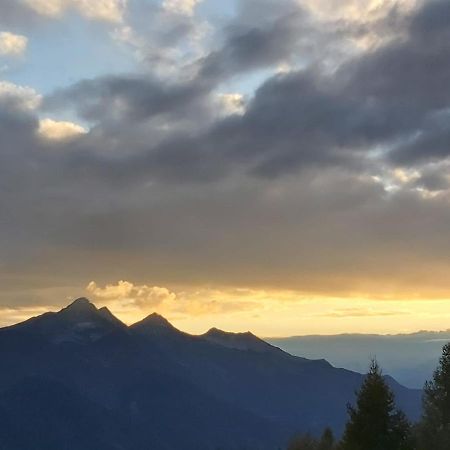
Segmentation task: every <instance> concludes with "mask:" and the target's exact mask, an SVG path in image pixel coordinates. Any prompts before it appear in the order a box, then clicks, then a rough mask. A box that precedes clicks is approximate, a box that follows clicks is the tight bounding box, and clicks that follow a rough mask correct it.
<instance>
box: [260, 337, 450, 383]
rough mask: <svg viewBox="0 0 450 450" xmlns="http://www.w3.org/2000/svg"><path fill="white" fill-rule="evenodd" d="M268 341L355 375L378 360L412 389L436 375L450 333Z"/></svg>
mask: <svg viewBox="0 0 450 450" xmlns="http://www.w3.org/2000/svg"><path fill="white" fill-rule="evenodd" d="M268 341H269V342H270V343H271V344H273V345H276V346H279V347H281V348H282V349H283V350H285V351H286V352H289V353H292V354H293V355H301V356H304V357H307V358H317V357H319V356H320V357H321V358H326V359H327V360H328V361H330V362H331V363H332V364H333V365H334V366H337V367H346V368H348V369H351V370H355V371H363V370H365V369H366V367H367V364H368V361H369V359H370V358H371V357H374V356H376V358H377V360H378V362H379V363H380V365H381V366H382V367H383V369H384V370H385V371H386V372H387V373H389V374H391V375H392V376H393V377H394V378H395V379H396V380H398V381H399V382H400V383H402V384H403V385H405V386H408V387H411V388H422V387H423V385H424V383H425V381H426V380H429V379H430V378H431V376H432V375H433V371H434V369H435V367H436V365H437V362H438V360H439V357H440V356H441V353H442V347H443V345H444V344H445V343H447V342H450V331H440V332H433V331H419V332H417V333H411V334H392V335H376V334H341V335H334V336H294V337H287V338H270V339H268Z"/></svg>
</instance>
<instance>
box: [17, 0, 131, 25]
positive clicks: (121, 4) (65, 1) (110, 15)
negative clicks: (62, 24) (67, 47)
mask: <svg viewBox="0 0 450 450" xmlns="http://www.w3.org/2000/svg"><path fill="white" fill-rule="evenodd" d="M20 1H22V2H23V3H25V5H26V6H28V8H30V9H31V10H33V11H35V12H36V13H38V14H40V15H42V16H46V17H51V18H57V17H60V16H61V15H63V14H64V13H65V12H66V11H67V10H70V9H74V10H76V11H78V12H79V13H80V14H82V15H83V16H84V17H86V18H88V19H94V20H104V21H107V22H120V21H121V20H122V18H123V14H124V11H125V8H126V5H127V0H96V1H95V2H92V1H89V0H20Z"/></svg>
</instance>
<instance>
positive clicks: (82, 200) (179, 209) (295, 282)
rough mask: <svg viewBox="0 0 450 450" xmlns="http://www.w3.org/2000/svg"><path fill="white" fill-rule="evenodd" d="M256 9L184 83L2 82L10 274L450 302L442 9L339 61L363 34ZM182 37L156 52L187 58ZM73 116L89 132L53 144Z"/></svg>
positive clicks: (4, 236)
mask: <svg viewBox="0 0 450 450" xmlns="http://www.w3.org/2000/svg"><path fill="white" fill-rule="evenodd" d="M245 5H246V6H245ZM245 5H244V6H242V8H243V9H242V10H241V11H237V13H236V16H233V17H232V18H231V19H230V23H228V25H226V26H224V27H223V30H222V32H220V33H219V34H220V35H221V39H218V40H217V41H214V43H213V44H214V48H211V49H210V51H209V53H208V54H207V55H203V56H202V57H200V58H197V59H195V63H194V64H193V65H194V66H195V70H193V69H192V65H189V76H186V77H181V78H172V77H160V76H157V74H154V73H153V72H151V71H150V69H148V68H147V69H148V70H141V71H140V72H139V73H135V74H122V75H121V74H110V75H106V76H102V77H99V78H93V79H89V80H80V81H77V82H76V83H74V84H73V85H72V86H69V87H65V88H62V89H60V90H58V91H57V92H54V93H52V94H50V95H48V96H46V98H45V99H44V101H43V102H41V97H40V96H39V94H38V93H37V92H35V91H34V90H33V89H31V88H26V87H20V86H16V85H13V84H11V83H5V82H2V83H1V84H0V103H1V105H2V106H5V107H2V108H0V131H1V133H0V148H1V149H2V151H1V152H0V183H1V190H0V208H1V210H2V224H1V227H0V245H1V247H2V254H1V255H0V267H1V268H2V271H3V273H6V274H8V275H10V276H9V277H8V278H7V280H6V281H5V283H6V282H7V283H12V284H14V283H16V284H17V285H18V284H20V283H22V282H23V280H24V278H25V279H26V276H28V275H30V276H31V274H33V277H37V278H39V279H42V280H45V281H46V282H48V283H55V284H58V283H60V284H65V285H70V286H74V285H76V286H82V288H83V289H84V286H86V284H87V283H88V282H89V280H92V279H94V280H97V282H98V283H99V284H100V285H102V286H103V285H104V284H105V283H108V281H105V280H111V279H112V280H118V279H122V280H146V279H147V277H148V273H151V274H152V279H153V280H157V281H156V282H155V284H153V283H146V282H145V281H140V282H136V283H135V284H133V283H132V286H131V294H127V295H129V297H130V298H131V299H133V298H134V297H135V296H136V295H137V292H139V291H140V290H142V291H143V292H144V293H143V294H142V298H143V299H147V300H145V301H148V303H149V304H151V303H152V302H154V301H156V300H155V298H154V297H153V296H154V295H156V293H155V292H154V290H153V288H154V285H156V286H172V285H175V284H181V285H187V284H189V285H196V284H197V285H201V284H202V283H205V282H207V283H208V284H211V285H221V286H230V285H235V286H250V287H253V288H258V289H262V288H266V287H268V288H280V287H283V288H285V289H290V288H292V289H296V290H297V291H298V292H302V293H303V294H305V293H315V294H317V293H320V294H321V295H331V294H333V293H334V294H335V293H339V295H342V296H349V297H352V296H354V295H356V294H359V295H362V296H367V295H372V296H386V297H393V296H395V295H397V296H402V297H405V296H411V297H422V298H425V297H426V296H428V297H438V298H443V297H445V296H448V286H449V285H448V269H449V266H450V261H449V258H448V251H447V250H448V242H450V234H449V229H448V226H447V224H448V223H449V221H450V215H449V209H448V201H449V198H450V192H449V189H448V184H447V181H448V156H449V155H448V152H447V150H446V149H448V146H446V143H447V141H448V135H447V134H448V133H447V132H446V131H447V130H446V123H447V122H448V112H447V110H448V109H449V103H450V97H449V94H448V89H447V85H448V79H449V69H450V68H449V65H448V61H449V60H450V58H448V56H449V48H450V47H449V42H450V39H447V37H448V29H447V28H448V27H447V26H446V23H445V21H443V20H442V19H441V18H442V17H446V15H445V14H446V11H447V10H448V2H438V1H433V2H431V3H427V4H426V5H424V6H423V7H420V8H418V9H414V10H411V11H409V10H408V12H407V13H404V15H402V19H401V20H399V22H395V23H396V24H397V23H399V24H400V25H401V26H400V28H397V29H396V32H398V33H399V34H398V38H395V39H389V40H388V41H387V42H383V43H382V44H380V45H378V46H377V47H375V48H371V49H363V50H361V49H360V50H359V51H357V52H348V53H346V54H345V55H344V56H341V55H338V56H339V57H335V56H334V55H333V52H332V51H331V49H333V48H341V47H342V48H345V44H344V43H343V41H346V39H347V37H348V36H349V35H350V36H352V33H353V31H354V27H353V25H352V26H351V27H350V31H348V30H349V27H348V26H347V24H346V23H345V24H344V25H345V26H343V27H341V28H339V27H337V26H336V23H334V22H333V26H332V27H331V29H332V31H333V33H332V34H331V35H332V36H334V37H335V42H334V43H330V39H329V38H330V36H331V35H330V34H328V33H326V36H324V34H323V33H322V25H323V22H322V21H317V19H315V18H314V16H313V15H312V14H311V13H308V12H305V10H304V9H303V8H300V9H299V7H298V5H297V6H296V7H295V5H294V4H293V3H292V2H289V4H288V7H286V8H287V9H285V8H284V7H283V8H281V11H278V12H277V14H274V15H270V14H266V13H267V11H274V12H275V9H274V8H275V6H274V2H269V1H264V2H245ZM258 5H259V7H258ZM291 10H292V11H294V12H295V14H292V15H289V14H286V13H287V12H288V11H291ZM157 11H159V13H161V11H160V10H158V9H157ZM142 17H147V16H146V15H142ZM157 17H161V16H157ZM186 19H187V18H186V17H184V18H183V21H182V22H181V23H182V24H185V23H186V22H185V20H186ZM188 20H190V19H189V18H188ZM171 23H172V22H171ZM174 23H175V22H174ZM177 23H178V22H177ZM189 23H190V22H189ZM388 23H389V20H388V19H386V21H384V22H383V26H388ZM302 24H305V28H304V29H302ZM325 28H326V27H325ZM310 29H314V31H313V32H311V33H310V34H309V30H310ZM133 30H134V28H133ZM142 30H143V27H141V28H139V31H142ZM183 30H184V31H182V32H180V33H175V32H174V34H172V33H169V34H170V36H167V35H164V36H163V37H160V39H161V42H164V43H166V44H167V45H169V46H172V45H175V47H176V46H177V45H178V44H173V43H174V42H177V43H179V42H181V41H182V38H180V36H185V35H186V34H185V32H186V28H183ZM327 31H329V30H328V29H327ZM303 33H305V34H303ZM348 33H350V34H348ZM316 37H320V39H317V40H316V39H315V38H316ZM159 42H160V41H158V45H159ZM169 43H170V44H169ZM163 48H165V47H163ZM299 49H301V50H302V52H303V53H298V51H299ZM308 49H310V51H308ZM343 53H345V52H343ZM303 55H305V56H304V57H303ZM321 55H322V56H323V58H322V59H323V61H319V59H321V58H320V56H321ZM286 60H289V70H287V71H285V72H282V73H278V67H279V65H280V64H281V63H282V62H284V61H286ZM324 61H325V62H324ZM186 70H187V69H186ZM250 75H251V77H250V78H247V77H249V76H250ZM254 77H256V78H254ZM249 80H250V81H249ZM249 85H251V86H252V87H253V86H257V89H255V91H254V92H253V89H252V92H251V93H250V94H248V95H245V97H244V98H245V108H243V107H242V106H243V105H242V97H241V95H242V94H240V89H239V88H240V87H242V86H245V87H246V88H248V86H249ZM224 93H225V94H224ZM41 103H42V104H41ZM227 108H228V111H229V112H230V113H232V112H233V111H236V112H238V113H239V114H229V113H225V112H224V110H225V111H227ZM43 114H45V115H43ZM77 116H78V117H79V123H86V124H88V125H87V126H89V132H88V133H85V134H84V135H83V136H82V139H73V140H72V139H71V140H57V141H55V140H53V141H49V140H48V139H42V137H41V136H40V135H39V132H38V130H39V124H41V126H42V117H53V118H54V119H52V120H54V122H55V123H52V124H51V127H53V129H59V130H61V129H65V130H66V131H67V130H68V128H71V129H72V130H73V124H72V125H71V126H69V125H67V124H62V122H60V120H59V119H57V118H58V117H74V119H73V120H74V123H76V122H77V121H78V120H77V119H75V117H77ZM80 131H81V130H80ZM55 146H57V147H58V148H60V149H61V150H62V151H56V152H55V151H47V150H48V149H49V148H51V149H54V148H55ZM43 260H45V262H46V264H42V261H43ZM61 261H64V264H62V263H61ZM430 268H432V269H430ZM19 274H21V275H22V276H21V277H19ZM13 275H15V277H14V276H13ZM8 280H11V281H8ZM205 280H206V281H205ZM125 286H128V285H125ZM112 287H113V288H114V289H117V284H113V285H112ZM119 287H120V286H119ZM129 287H130V286H128V288H129ZM97 288H98V289H99V290H98V291H96V292H98V293H99V294H100V295H106V294H105V292H109V291H111V290H112V288H108V289H109V291H108V290H107V287H103V288H99V287H98V286H97ZM122 288H123V286H121V289H122ZM167 289H168V290H169V293H175V294H176V296H177V300H178V299H179V298H180V293H179V291H178V290H177V291H176V292H175V290H172V289H169V288H167ZM147 295H150V297H149V298H150V299H149V300H148V297H147ZM133 301H134V300H133ZM143 301H144V300H143ZM221 301H222V300H217V301H216V302H215V304H214V306H213V305H211V308H217V309H220V308H221V306H220V304H221ZM175 303H176V302H175ZM188 303H189V302H188ZM192 304H193V303H192ZM204 304H205V303H204V302H202V303H200V306H199V308H198V310H201V309H202V308H203V305H204ZM223 304H224V305H225V304H228V303H226V302H225V303H223ZM218 305H219V306H218Z"/></svg>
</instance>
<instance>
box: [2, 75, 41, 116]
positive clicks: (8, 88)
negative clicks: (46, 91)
mask: <svg viewBox="0 0 450 450" xmlns="http://www.w3.org/2000/svg"><path fill="white" fill-rule="evenodd" d="M41 101H42V96H41V95H40V94H38V92H37V91H36V90H35V89H33V88H31V87H29V86H19V85H17V84H14V83H10V82H8V81H0V102H8V103H9V104H11V105H14V107H15V108H18V109H21V110H28V111H32V110H35V109H36V108H38V107H39V106H40V104H41Z"/></svg>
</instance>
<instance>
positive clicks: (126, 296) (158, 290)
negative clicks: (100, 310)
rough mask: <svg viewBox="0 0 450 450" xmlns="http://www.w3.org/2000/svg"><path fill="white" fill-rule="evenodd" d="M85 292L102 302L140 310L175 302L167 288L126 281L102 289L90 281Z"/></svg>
mask: <svg viewBox="0 0 450 450" xmlns="http://www.w3.org/2000/svg"><path fill="white" fill-rule="evenodd" d="M86 290H87V291H88V292H89V293H90V294H92V295H94V296H95V297H96V298H98V299H101V300H103V301H108V302H120V303H122V304H124V305H127V306H129V305H132V306H135V307H138V308H142V309H149V308H153V307H155V306H159V305H161V304H162V303H166V302H173V301H175V300H176V294H175V293H173V292H170V291H169V290H168V289H167V288H164V287H159V286H147V285H145V284H144V285H134V284H133V283H130V282H128V281H119V282H118V283H117V284H116V285H113V284H108V285H106V286H105V287H104V288H101V287H98V286H97V284H96V283H95V282H94V281H91V282H90V283H89V284H88V285H87V287H86Z"/></svg>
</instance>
